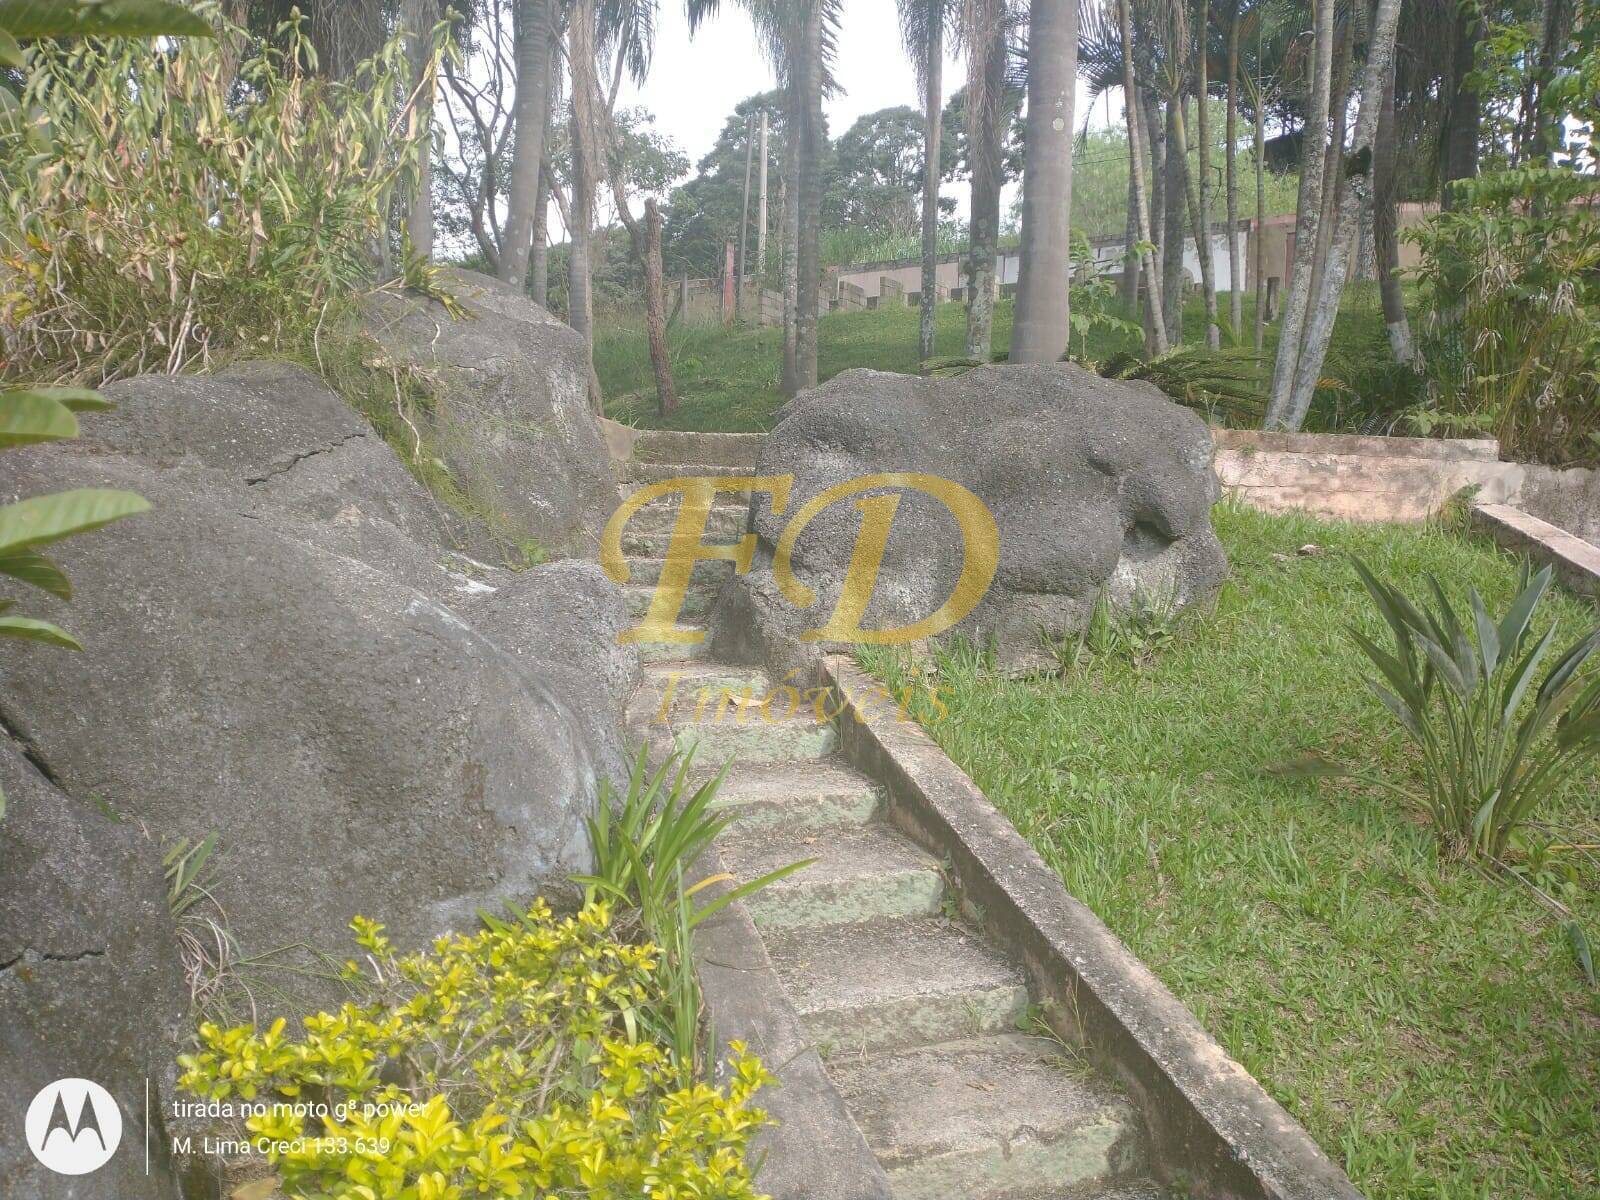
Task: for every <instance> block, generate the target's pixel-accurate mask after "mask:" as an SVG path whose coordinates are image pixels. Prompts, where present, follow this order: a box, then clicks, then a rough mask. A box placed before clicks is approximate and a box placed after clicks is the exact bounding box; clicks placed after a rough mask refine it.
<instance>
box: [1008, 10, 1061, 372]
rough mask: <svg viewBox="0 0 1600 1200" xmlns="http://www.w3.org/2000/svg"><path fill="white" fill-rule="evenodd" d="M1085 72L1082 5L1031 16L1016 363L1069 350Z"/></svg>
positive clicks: (1013, 347)
mask: <svg viewBox="0 0 1600 1200" xmlns="http://www.w3.org/2000/svg"><path fill="white" fill-rule="evenodd" d="M1077 74H1078V4H1077V0H1032V3H1031V5H1030V6H1029V10H1028V123H1027V133H1026V142H1025V144H1026V146H1027V148H1028V157H1027V161H1026V165H1025V166H1024V167H1023V172H1022V249H1021V256H1020V257H1021V267H1020V274H1019V276H1018V279H1017V306H1016V315H1015V318H1014V320H1013V323H1012V327H1011V354H1010V357H1011V361H1012V362H1035V363H1037V362H1055V361H1057V360H1058V359H1060V358H1061V356H1062V355H1063V354H1065V353H1066V350H1067V342H1068V337H1069V333H1070V326H1069V320H1070V317H1071V312H1070V300H1069V295H1070V290H1069V289H1070V285H1071V282H1072V108H1073V98H1074V96H1073V94H1074V91H1075V88H1076V82H1077Z"/></svg>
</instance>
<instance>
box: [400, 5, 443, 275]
mask: <svg viewBox="0 0 1600 1200" xmlns="http://www.w3.org/2000/svg"><path fill="white" fill-rule="evenodd" d="M438 21H439V4H438V0H405V3H404V4H403V5H402V7H401V11H400V27H401V29H403V30H405V33H406V61H407V64H408V65H409V67H410V74H409V76H408V82H409V84H410V86H411V88H412V89H413V92H414V99H413V101H412V103H413V108H412V110H411V122H410V130H411V133H412V135H413V136H414V137H419V138H422V139H423V140H424V145H423V147H422V149H421V150H420V151H419V152H418V157H417V173H416V179H415V182H414V184H413V185H412V188H411V193H410V196H409V197H408V198H407V204H406V240H407V241H408V242H410V243H411V253H412V254H417V255H421V256H422V257H423V258H424V259H431V258H432V257H433V93H434V87H435V84H436V81H435V80H434V78H433V68H432V58H433V56H432V54H431V53H430V50H431V43H432V34H433V27H434V25H436V24H437V23H438Z"/></svg>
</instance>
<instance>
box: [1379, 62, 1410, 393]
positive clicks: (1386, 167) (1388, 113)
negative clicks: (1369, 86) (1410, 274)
mask: <svg viewBox="0 0 1600 1200" xmlns="http://www.w3.org/2000/svg"><path fill="white" fill-rule="evenodd" d="M1394 168H1395V114H1394V64H1393V63H1392V62H1391V63H1390V64H1389V71H1388V74H1387V75H1385V77H1384V81H1383V107H1382V108H1380V109H1379V110H1378V129H1377V132H1376V133H1375V134H1374V135H1373V142H1372V238H1373V242H1374V243H1375V244H1374V246H1373V256H1374V258H1375V259H1376V262H1377V274H1378V292H1379V294H1380V295H1381V296H1382V297H1383V324H1384V328H1385V329H1387V330H1388V333H1389V349H1390V350H1391V351H1393V352H1394V359H1395V361H1396V362H1401V363H1409V362H1410V361H1411V360H1412V357H1413V354H1414V350H1413V348H1412V345H1411V325H1410V323H1409V322H1408V321H1407V319H1406V304H1405V298H1404V296H1403V295H1402V294H1401V292H1400V274H1399V271H1400V241H1399V236H1398V234H1399V229H1398V222H1397V220H1396V212H1395V208H1396V205H1395V170H1394Z"/></svg>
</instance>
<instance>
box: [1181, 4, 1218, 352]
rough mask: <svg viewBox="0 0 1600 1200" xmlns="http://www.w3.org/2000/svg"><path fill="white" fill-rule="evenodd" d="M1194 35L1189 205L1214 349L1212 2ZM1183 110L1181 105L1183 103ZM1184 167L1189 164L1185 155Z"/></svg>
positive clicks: (1208, 332) (1205, 6)
mask: <svg viewBox="0 0 1600 1200" xmlns="http://www.w3.org/2000/svg"><path fill="white" fill-rule="evenodd" d="M1198 18H1199V19H1198V21H1197V22H1196V26H1195V31H1194V35H1193V41H1194V98H1195V113H1194V132H1195V141H1196V142H1197V143H1198V146H1197V149H1196V158H1197V159H1198V162H1197V166H1198V168H1199V171H1198V173H1199V176H1200V179H1199V187H1198V189H1196V190H1197V195H1196V196H1195V201H1196V202H1195V203H1194V204H1193V205H1192V206H1191V208H1190V213H1191V219H1192V221H1193V223H1194V250H1195V254H1196V256H1197V257H1198V258H1199V259H1200V287H1201V290H1202V291H1203V293H1204V299H1205V306H1206V345H1208V346H1210V347H1211V348H1212V349H1213V350H1216V349H1218V348H1219V347H1220V346H1221V345H1222V336H1221V331H1220V330H1219V329H1218V328H1217V264H1216V262H1215V255H1214V254H1213V253H1212V246H1211V208H1212V204H1211V87H1210V66H1211V4H1210V2H1209V0H1200V4H1199V10H1198ZM1180 113H1181V106H1180ZM1184 165H1185V169H1187V166H1188V160H1187V157H1185V162H1184Z"/></svg>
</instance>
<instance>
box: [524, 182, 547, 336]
mask: <svg viewBox="0 0 1600 1200" xmlns="http://www.w3.org/2000/svg"><path fill="white" fill-rule="evenodd" d="M528 295H530V296H532V297H533V300H534V303H536V304H542V305H544V306H545V307H546V308H548V307H549V306H550V180H549V177H548V176H547V175H546V174H545V170H544V165H543V164H542V163H541V164H540V167H539V196H538V201H537V203H535V204H534V206H533V247H532V249H531V250H530V251H529V252H528Z"/></svg>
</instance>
